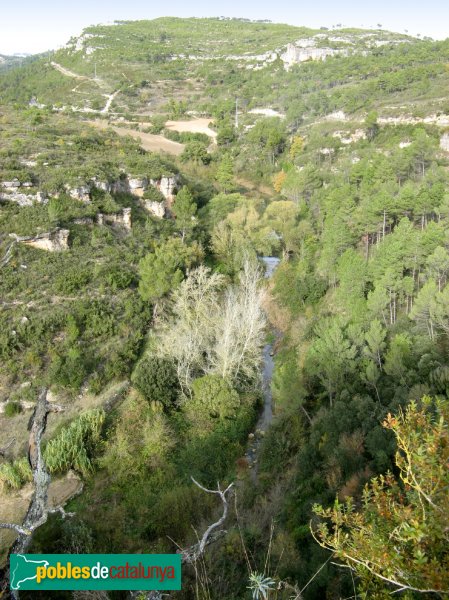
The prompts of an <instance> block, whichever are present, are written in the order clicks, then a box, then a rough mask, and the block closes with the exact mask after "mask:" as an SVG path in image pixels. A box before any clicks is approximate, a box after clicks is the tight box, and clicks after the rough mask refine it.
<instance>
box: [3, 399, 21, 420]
mask: <svg viewBox="0 0 449 600" xmlns="http://www.w3.org/2000/svg"><path fill="white" fill-rule="evenodd" d="M20 412H22V408H21V406H20V403H19V402H8V403H7V404H6V406H5V415H6V416H7V417H14V415H18V414H19V413H20Z"/></svg>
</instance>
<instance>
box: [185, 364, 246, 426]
mask: <svg viewBox="0 0 449 600" xmlns="http://www.w3.org/2000/svg"><path fill="white" fill-rule="evenodd" d="M192 390H193V398H192V399H191V400H188V401H187V402H186V405H185V412H186V415H187V419H188V421H189V422H190V423H191V425H192V427H193V429H194V431H195V435H197V434H199V435H201V434H207V433H208V432H209V431H211V430H212V429H213V428H214V424H215V423H217V422H220V421H223V420H224V419H234V418H235V416H236V414H237V411H238V409H239V406H240V398H239V395H238V393H237V392H236V391H235V390H234V389H233V388H232V387H231V385H230V384H229V383H228V382H227V381H226V380H225V379H223V378H222V377H220V375H205V376H204V377H200V378H198V379H195V381H194V382H193V383H192Z"/></svg>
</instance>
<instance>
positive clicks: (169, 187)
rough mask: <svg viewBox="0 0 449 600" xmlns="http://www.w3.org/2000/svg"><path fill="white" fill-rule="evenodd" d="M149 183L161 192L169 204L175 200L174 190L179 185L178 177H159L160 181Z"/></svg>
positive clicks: (151, 180) (155, 180) (153, 180)
mask: <svg viewBox="0 0 449 600" xmlns="http://www.w3.org/2000/svg"><path fill="white" fill-rule="evenodd" d="M150 183H151V185H153V186H154V187H155V188H157V189H158V190H159V191H160V192H161V194H162V195H163V196H164V198H165V199H166V200H167V202H168V203H169V204H170V203H171V202H173V200H174V199H175V194H176V188H177V186H178V183H179V176H178V175H171V176H169V177H161V178H160V179H150Z"/></svg>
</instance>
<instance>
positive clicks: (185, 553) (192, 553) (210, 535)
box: [181, 477, 234, 563]
mask: <svg viewBox="0 0 449 600" xmlns="http://www.w3.org/2000/svg"><path fill="white" fill-rule="evenodd" d="M191 479H192V481H193V483H194V484H195V485H196V486H197V487H199V488H200V490H203V492H206V493H208V494H217V495H218V496H220V498H221V501H222V503H223V514H222V515H221V517H220V518H219V519H218V521H217V522H216V523H212V525H209V527H208V528H207V529H206V531H205V532H204V533H203V537H202V538H201V540H199V541H198V543H196V544H194V545H193V546H191V547H190V548H186V549H185V550H182V551H181V560H182V562H187V563H193V562H195V561H196V560H198V559H199V558H200V556H202V555H203V554H204V550H205V548H206V546H207V545H208V544H210V543H211V542H212V541H214V540H215V539H217V533H218V532H215V533H214V531H215V530H216V529H217V528H219V527H221V525H223V523H224V522H225V520H226V517H227V516H228V500H227V498H226V495H227V494H228V492H229V491H230V490H231V489H232V487H233V486H234V483H231V484H229V485H228V487H227V488H226V489H225V490H223V491H222V490H221V489H220V484H219V483H218V484H217V489H216V490H208V489H207V488H205V487H204V486H202V485H201V484H200V483H198V481H196V480H195V479H194V478H193V477H191Z"/></svg>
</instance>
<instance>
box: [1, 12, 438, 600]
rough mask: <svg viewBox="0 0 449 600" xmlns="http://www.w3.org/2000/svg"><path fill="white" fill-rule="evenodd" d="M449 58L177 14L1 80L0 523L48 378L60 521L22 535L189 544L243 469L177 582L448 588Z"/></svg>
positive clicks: (137, 544)
mask: <svg viewBox="0 0 449 600" xmlns="http://www.w3.org/2000/svg"><path fill="white" fill-rule="evenodd" d="M304 57H305V58H304ZM303 59H304V60H303ZM448 60H449V44H448V42H447V41H444V42H433V41H431V40H428V39H427V40H421V39H417V38H412V37H409V36H403V35H400V34H394V33H390V32H386V31H382V30H376V31H371V30H369V31H364V30H337V29H335V30H331V31H327V30H324V29H322V30H311V29H306V28H295V27H290V26H287V25H277V24H270V23H260V22H245V21H242V20H238V19H233V20H220V19H188V20H182V19H174V18H167V19H157V20H155V21H139V22H119V23H116V24H115V25H113V26H96V27H91V28H88V29H86V30H85V31H84V32H83V34H82V36H81V37H79V38H77V39H72V40H70V42H69V43H68V44H67V46H66V47H65V48H64V49H62V50H60V51H58V52H55V53H54V54H52V55H51V56H45V57H36V58H33V59H28V60H27V61H25V62H24V64H22V65H21V66H19V67H16V68H11V69H8V71H5V73H0V135H1V140H2V143H1V147H0V325H1V327H0V358H1V363H0V400H1V404H0V407H1V411H2V412H1V415H0V450H1V463H0V486H1V496H0V497H1V506H0V521H5V522H16V523H21V522H22V520H23V517H24V515H25V513H26V509H27V506H28V504H29V498H30V496H31V494H32V490H33V485H32V483H31V481H32V471H31V469H30V466H29V464H28V461H27V459H26V458H25V456H26V451H27V441H28V438H27V432H26V427H27V423H28V421H29V419H30V416H31V415H32V410H33V409H34V407H35V405H36V401H37V398H38V396H39V392H40V390H41V389H42V387H44V388H46V389H48V390H49V391H48V393H47V400H48V406H51V404H52V403H57V405H58V406H59V404H60V405H62V408H63V409H64V410H61V411H60V412H58V413H57V414H55V415H53V414H52V415H49V418H48V427H47V431H46V434H45V437H44V443H43V456H44V458H45V462H46V465H47V468H48V471H49V473H50V474H51V476H52V480H53V482H52V484H51V485H53V484H55V488H54V490H57V491H54V493H53V502H55V503H56V504H64V503H65V502H66V501H67V500H69V503H68V505H67V506H66V509H67V510H70V512H71V513H74V515H73V516H72V517H70V518H63V517H62V516H61V515H60V514H58V515H50V514H46V518H45V524H43V526H42V527H39V528H38V529H36V531H34V532H33V535H32V540H31V542H30V546H29V548H30V550H29V551H33V552H53V553H59V552H77V553H88V552H97V553H108V552H119V553H127V552H135V553H149V552H176V550H177V549H179V548H183V549H186V548H194V547H195V546H194V544H195V542H197V541H198V537H201V535H202V532H203V531H205V530H206V529H207V527H208V525H210V524H211V523H213V522H216V521H217V520H218V519H219V518H220V516H221V513H222V506H221V505H220V502H219V495H217V494H215V495H214V494H208V493H207V490H206V491H205V490H204V489H201V487H200V486H198V485H197V484H196V483H195V482H199V483H200V485H201V486H205V487H206V488H209V489H212V490H217V487H216V486H217V481H219V482H220V484H221V486H222V488H221V489H226V487H227V486H228V485H229V484H230V483H231V482H234V483H235V485H234V487H233V488H232V492H229V494H230V495H229V498H230V500H229V507H228V508H229V514H228V516H227V521H226V524H225V525H224V527H225V528H226V531H223V532H221V534H220V535H216V536H215V537H214V539H213V543H211V544H209V545H208V546H207V548H206V550H205V551H204V552H202V553H201V556H199V557H197V558H198V560H197V562H196V563H195V564H193V565H192V564H191V563H188V561H186V562H187V564H186V565H185V568H184V573H183V589H182V591H181V592H176V593H172V594H171V595H170V597H173V598H186V599H188V598H198V599H200V598H201V599H222V600H236V599H240V598H241V599H246V598H251V597H252V598H254V599H256V600H261V599H264V600H267V599H268V600H271V599H275V598H276V599H278V600H282V599H287V598H298V599H299V598H304V599H305V600H309V599H310V600H315V599H316V600H319V599H320V600H321V599H322V598H329V599H334V600H337V599H340V600H341V599H343V598H367V599H368V598H369V599H371V598H379V599H381V598H387V597H389V596H390V595H391V593H393V592H394V594H395V595H397V596H399V597H403V598H407V599H411V598H420V597H426V598H429V599H430V598H438V597H444V595H445V594H447V593H448V590H449V580H448V573H449V543H448V542H449V539H448V533H447V532H448V530H449V522H448V514H449V495H448V486H449V481H448V470H447V465H448V460H449V456H448V448H449V444H448V418H449V415H448V402H449V400H448V392H449V367H448V353H449V343H448V334H449V281H448V277H449V236H448V231H449V194H448V167H449V154H448V153H449V99H448V98H447V85H448V83H449V75H448V67H447V64H448ZM148 148H151V149H152V150H153V151H150V150H149V149H148ZM154 150H159V152H156V151H154ZM270 256H272V257H278V258H279V259H280V262H279V266H278V267H277V269H276V270H275V271H274V274H273V275H272V276H271V277H270V278H264V262H263V261H262V257H270ZM264 347H265V350H263V349H264ZM270 353H271V354H274V373H273V377H272V381H271V390H272V393H273V413H274V417H273V419H272V420H271V418H272V417H271V402H270V413H269V426H268V427H267V428H266V429H263V430H261V429H260V428H259V421H258V415H260V413H261V411H262V405H264V402H266V398H267V384H268V385H269V384H270V378H271V372H270V373H268V374H267V356H269V355H270ZM269 400H270V401H271V396H269ZM264 427H265V425H264ZM192 478H194V480H195V481H192ZM51 489H52V488H51ZM81 490H82V491H81ZM50 495H51V494H50ZM15 535H16V534H15V533H14V532H12V531H11V530H10V529H9V530H7V529H0V536H1V538H0V539H1V540H2V550H3V556H2V558H3V559H4V558H5V557H6V554H7V548H9V547H10V545H11V544H12V543H13V541H14V539H15ZM342 567H346V568H342ZM347 567H350V568H349V569H348V568H347ZM4 574H5V577H6V575H7V573H6V571H5V572H4ZM5 581H6V580H5ZM6 583H7V582H6ZM6 583H5V584H4V586H3V587H4V589H6ZM5 593H6V592H5ZM20 597H21V598H22V597H23V598H27V597H30V598H31V597H34V596H31V595H30V596H28V595H27V593H26V592H23V593H21V596H20ZM48 597H55V598H56V597H58V598H66V597H67V598H70V597H72V596H71V594H70V593H69V592H60V593H59V595H52V594H50V593H48ZM76 597H77V598H88V597H90V596H87V595H86V596H83V595H80V596H76ZM103 597H105V598H106V597H110V598H122V597H123V598H125V597H128V596H127V595H126V594H125V593H123V594H122V595H120V593H117V592H116V593H114V594H110V596H107V595H105V596H103Z"/></svg>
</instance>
